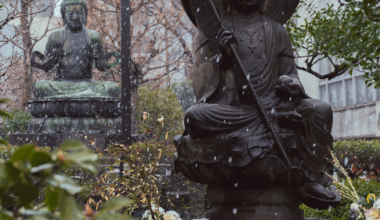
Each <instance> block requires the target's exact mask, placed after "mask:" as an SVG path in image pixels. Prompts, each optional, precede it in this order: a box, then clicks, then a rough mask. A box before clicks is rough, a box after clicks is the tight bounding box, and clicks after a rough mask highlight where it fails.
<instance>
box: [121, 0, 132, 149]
mask: <svg viewBox="0 0 380 220" xmlns="http://www.w3.org/2000/svg"><path fill="white" fill-rule="evenodd" d="M120 10H121V11H120V15H121V103H122V105H121V107H122V119H121V121H122V122H121V139H122V141H123V143H124V144H125V146H128V145H131V144H132V129H131V124H132V108H131V72H130V67H131V28H130V27H131V20H130V14H131V13H130V12H131V4H130V0H121V9H120Z"/></svg>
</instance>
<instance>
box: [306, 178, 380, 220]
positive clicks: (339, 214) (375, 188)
mask: <svg viewBox="0 0 380 220" xmlns="http://www.w3.org/2000/svg"><path fill="white" fill-rule="evenodd" d="M353 185H354V187H355V189H356V192H357V193H358V195H359V196H360V197H362V198H363V199H362V202H361V204H362V205H363V206H364V207H365V208H367V209H368V208H370V207H371V206H372V204H371V203H368V202H367V200H366V198H367V196H368V194H370V193H373V194H375V195H380V183H379V182H377V181H375V180H370V181H367V180H362V179H356V180H354V181H353ZM346 186H347V187H349V185H348V183H347V182H346ZM351 204H352V201H350V200H348V199H343V200H342V202H341V203H340V204H339V205H338V206H337V207H335V208H330V209H328V210H316V209H312V208H309V207H307V206H305V205H301V209H303V210H304V211H305V217H315V218H325V219H329V220H347V219H349V215H350V206H351Z"/></svg>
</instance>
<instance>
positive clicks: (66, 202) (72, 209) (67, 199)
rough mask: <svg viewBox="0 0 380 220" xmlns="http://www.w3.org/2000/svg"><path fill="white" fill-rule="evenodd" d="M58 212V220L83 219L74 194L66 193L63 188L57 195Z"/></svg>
mask: <svg viewBox="0 0 380 220" xmlns="http://www.w3.org/2000/svg"><path fill="white" fill-rule="evenodd" d="M58 207H59V212H60V213H61V218H60V220H79V219H83V214H82V210H81V209H80V207H79V205H78V204H77V201H76V200H75V198H74V196H72V195H70V194H68V193H67V192H65V191H64V190H62V191H61V194H60V195H59V206H58Z"/></svg>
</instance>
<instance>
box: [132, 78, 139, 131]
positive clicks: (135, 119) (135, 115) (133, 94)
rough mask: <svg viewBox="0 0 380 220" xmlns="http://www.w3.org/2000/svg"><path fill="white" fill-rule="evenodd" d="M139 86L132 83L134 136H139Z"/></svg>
mask: <svg viewBox="0 0 380 220" xmlns="http://www.w3.org/2000/svg"><path fill="white" fill-rule="evenodd" d="M138 88H139V87H138V85H137V83H135V82H134V81H132V88H131V107H132V124H131V129H132V134H137V112H136V109H137V101H138V99H137V97H138Z"/></svg>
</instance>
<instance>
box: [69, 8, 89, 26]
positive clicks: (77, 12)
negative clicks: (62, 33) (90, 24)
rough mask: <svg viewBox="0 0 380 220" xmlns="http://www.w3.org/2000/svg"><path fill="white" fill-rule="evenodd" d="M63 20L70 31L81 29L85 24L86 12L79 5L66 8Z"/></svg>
mask: <svg viewBox="0 0 380 220" xmlns="http://www.w3.org/2000/svg"><path fill="white" fill-rule="evenodd" d="M65 18H66V22H67V26H68V27H69V28H70V29H74V30H75V29H81V28H82V27H83V25H84V24H85V22H86V11H85V9H84V6H83V5H81V4H77V5H68V6H66V11H65Z"/></svg>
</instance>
